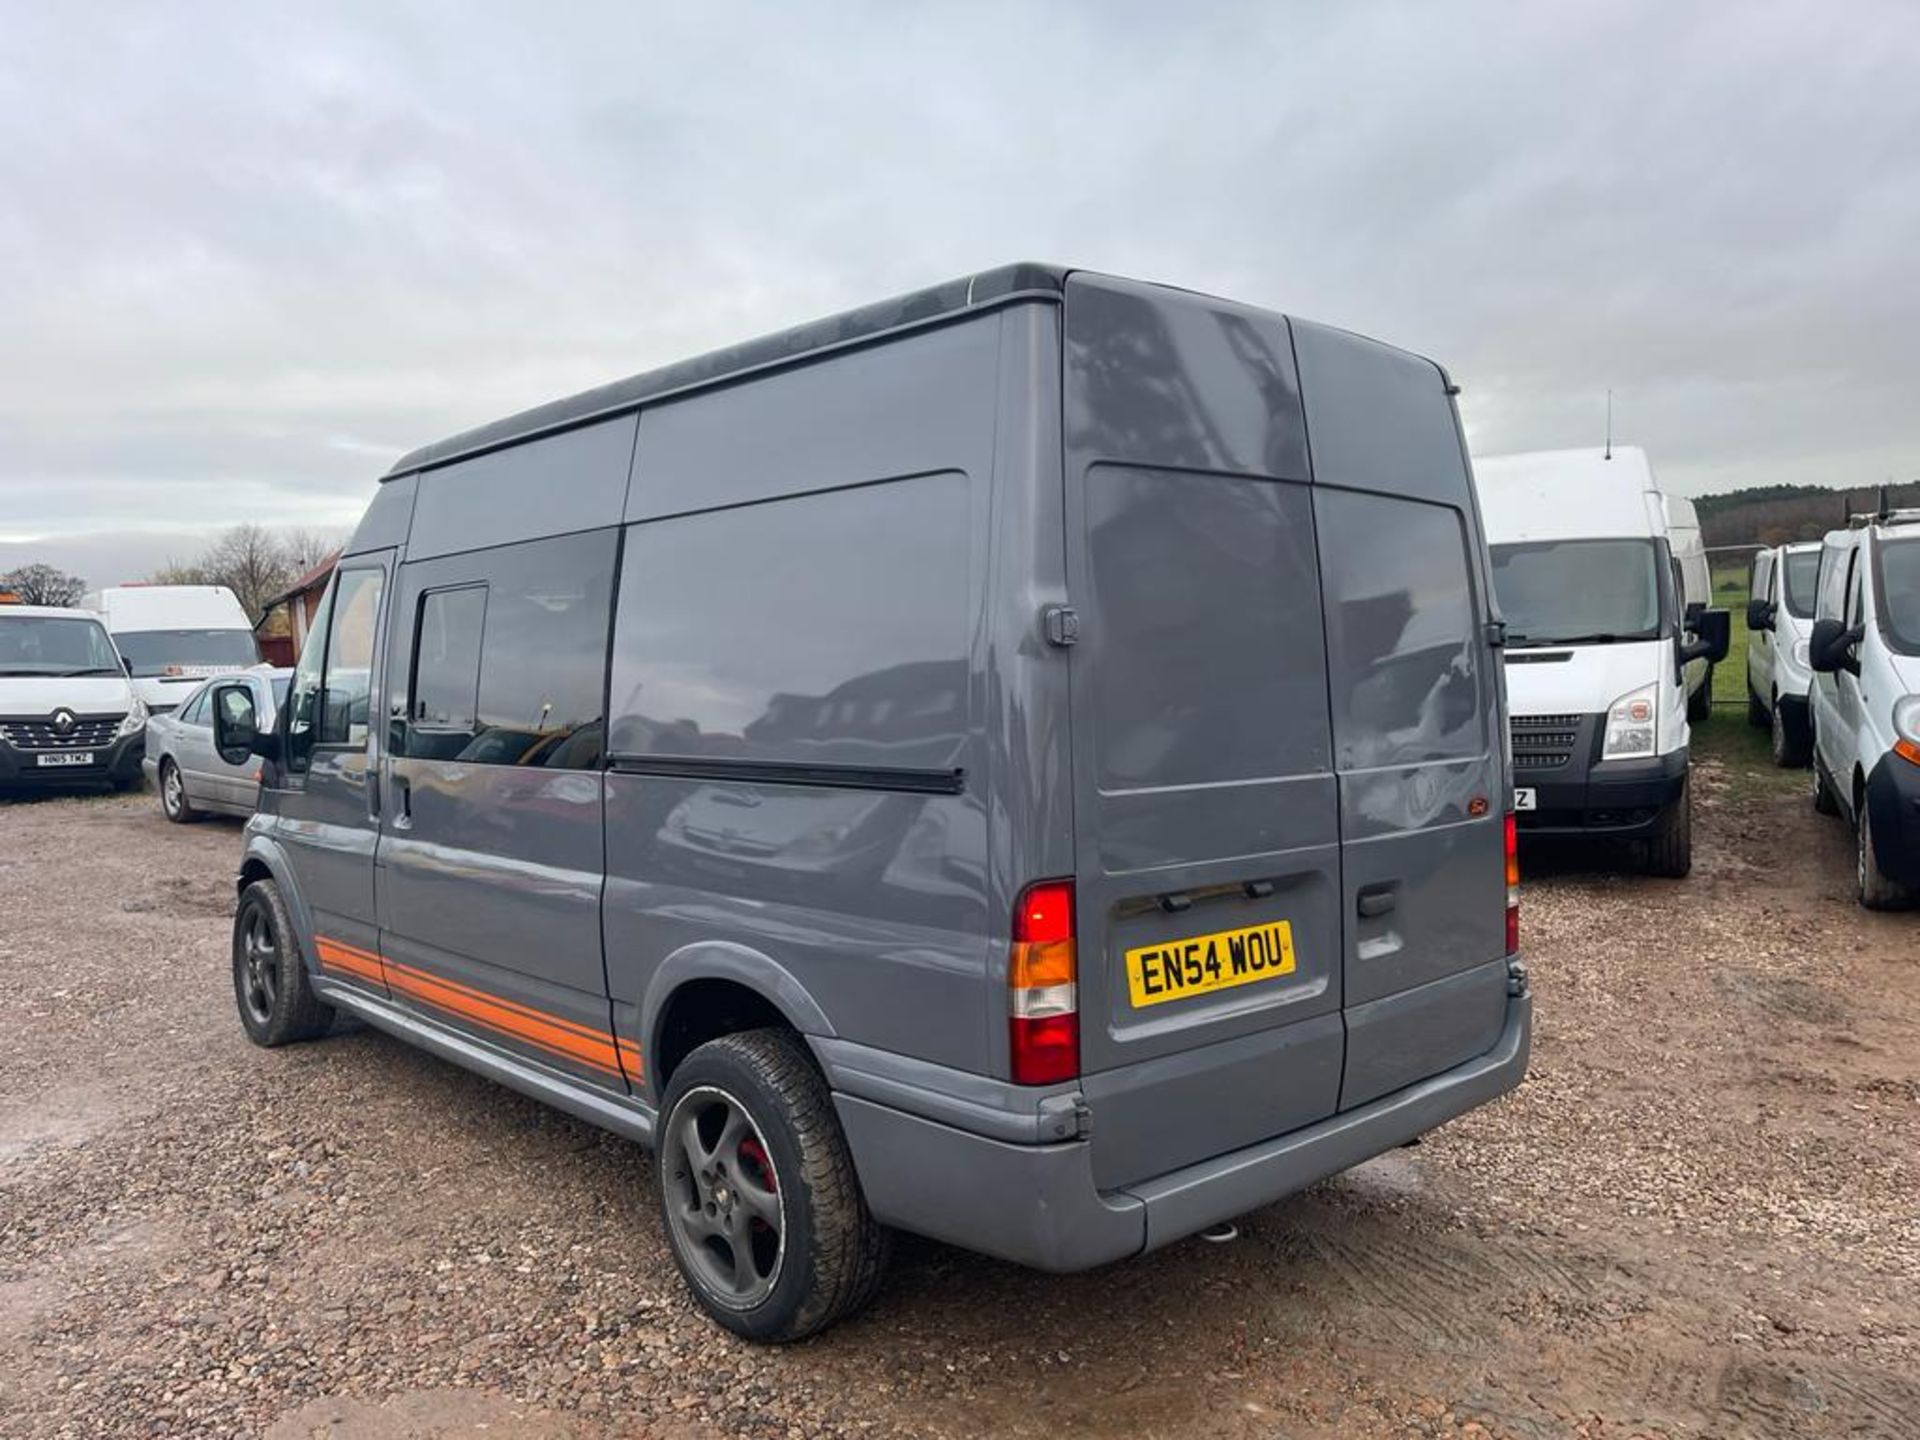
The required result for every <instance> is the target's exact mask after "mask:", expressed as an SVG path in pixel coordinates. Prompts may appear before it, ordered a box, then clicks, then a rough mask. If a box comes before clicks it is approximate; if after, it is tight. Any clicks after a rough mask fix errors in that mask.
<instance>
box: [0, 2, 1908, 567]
mask: <svg viewBox="0 0 1920 1440" xmlns="http://www.w3.org/2000/svg"><path fill="white" fill-rule="evenodd" d="M8 12H9V13H8V17H7V24H6V31H7V34H8V44H7V45H6V47H5V48H4V49H0V135H4V137H5V138H6V141H7V143H6V144H5V145H0V193H5V194H6V195H7V196H8V197H9V203H8V204H7V205H6V206H4V207H0V334H4V335H5V336H6V342H5V344H4V345H0V496H4V498H5V500H6V501H7V514H8V519H7V521H6V523H5V524H4V525H0V562H4V561H6V560H7V559H8V558H9V557H10V556H11V555H12V554H13V553H14V552H15V551H16V550H18V548H19V545H18V541H19V539H20V537H22V536H26V535H32V536H35V537H47V538H44V539H38V540H36V543H37V544H39V545H40V547H41V549H43V550H45V549H48V548H49V547H51V548H52V549H53V550H54V551H56V552H57V551H58V550H59V549H60V547H62V546H68V547H72V546H74V545H79V546H81V548H82V553H93V552H87V551H86V547H88V546H91V547H94V552H98V553H106V552H105V551H101V550H100V547H102V546H115V547H119V548H118V549H115V550H113V551H112V553H113V555H114V556H116V557H119V558H116V559H115V560H114V563H115V564H132V563H135V562H133V561H132V560H130V559H127V558H125V557H128V556H132V555H136V554H138V553H140V551H139V548H138V545H139V544H146V545H150V546H152V545H158V544H160V543H161V541H162V540H165V539H166V538H167V537H170V536H172V535H174V534H182V535H191V534H193V533H196V532H204V531H205V530H207V529H209V528H211V527H217V526H218V525H221V524H225V523H231V522H232V521H235V520H238V519H258V520H262V521H266V522H269V523H273V522H285V523H316V522H318V523H327V522H333V523H345V522H346V521H348V520H350V519H351V518H352V516H353V514H354V513H355V511H356V510H357V508H358V506H359V505H360V504H361V503H362V502H363V500H364V497H365V495H366V494H367V493H368V491H369V490H370V488H371V485H372V482H373V479H374V477H376V476H377V475H378V473H379V472H380V471H381V470H382V469H383V468H384V466H385V464H386V462H387V460H388V459H390V458H391V456H393V455H395V454H398V453H399V452H400V451H402V450H404V449H406V448H408V447H410V446H412V445H414V444H417V443H420V442H422V441H425V440H430V439H433V438H437V437H438V436H440V435H442V434H444V433H447V432H449V431H452V430H455V429H458V428H461V427H463V426H465V425H468V424H472V423H476V422H478V421H481V420H484V419H488V418H491V417H493V416H496V415H498V414H501V413H504V412H506V411H508V410H511V409H514V408H518V407H520V406H523V405H527V404H532V403H537V402H539V401H541V400H545V399H549V398H552V397H554V396H556V395H560V394H563V393H566V392H568V391H571V390H574V389H578V388H582V387H585V386H588V385H592V384H596V383H599V382H601V381H604V380H607V379H610V378H613V377H615V376H619V375H622V374H626V373H630V372H632V371H635V370H638V369H642V368H645V367H647V366H649V365H652V364H657V363H660V362H663V361H665V360H669V359H672V358H675V357H677V356H681V355H685V354H690V353H693V352H695V351H698V350H702V349H705V348H709V347H711V346H714V345H718V344H724V343H728V342H731V341H733V340H737V339H740V338H744V337H746V336H748V335H752V334H755V333H759V332H762V331H765V330H768V329H772V328H775V327H778V326H780V325H784V324H789V323H792V322H795V321H798V320H801V319H804V318H807V317H809V316H811V315H816V314H820V313H824V312H826V311H829V310H832V309H836V308H839V307H841V306H843V305H848V304H853V303H858V302H860V301H863V300H867V299H871V298H875V297H877V296H879V295H882V294H886V293H890V292H893V291H897V290H901V289H905V288H909V287H911V286H914V285H918V284H923V283H927V282H930V281H933V280H937V279H942V278H946V277H948V276H951V275H955V274H960V273H964V272H965V271H967V270H969V269H972V268H976V267H979V266H984V265H990V264H995V263H998V262H1000V261H1003V260H1007V259H1011V258H1019V257H1030V258H1041V259H1058V260H1065V261H1070V262H1073V263H1079V264H1087V265H1092V266H1097V267H1101V268H1106V269H1113V270H1119V271H1123V272H1127V273H1132V274H1137V275H1142V276H1145V277H1147V278H1152V279H1163V280H1166V281H1169V282H1171V283H1176V284H1183V285H1189V286H1193V287H1195V288H1200V289H1207V290H1213V291H1217V292H1220V293H1224V294H1229V295H1232V296H1234V297H1236V298H1241V299H1245V300H1248V301H1250V302H1253V303H1258V304H1266V305H1272V306H1276V307H1280V308H1286V309H1290V310H1293V311H1295V312H1297V313H1301V314H1305V315H1310V316H1313V317H1315V318H1318V319H1324V320H1328V321H1331V322H1333V323H1336V324H1342V325H1346V326H1350V327H1351V328H1354V329H1358V330H1362V331H1365V332H1367V333H1370V334H1375V335H1378V336H1380V337H1382V338H1384V339H1388V340H1392V341H1395V342H1397V343H1400V344H1404V345H1407V346H1409V347H1411V348H1414V349H1418V350H1421V351H1423V352H1425V353H1428V354H1432V355H1434V356H1435V357H1436V358H1438V359H1441V360H1442V361H1444V362H1445V363H1446V364H1447V365H1448V366H1449V368H1450V369H1451V370H1452V371H1453V373H1454V374H1455V375H1456V377H1457V378H1459V379H1460V380H1461V381H1462V382H1463V383H1464V384H1465V386H1466V394H1465V396H1464V399H1463V406H1464V409H1465V413H1466V417H1467V420H1468V424H1469V429H1470V433H1471V436H1472V439H1473V442H1474V444H1475V446H1476V448H1479V449H1482V450H1486V451H1495V450H1502V449H1511V448H1524V447H1529V446H1535V445H1550V444H1564V443H1584V442H1587V441H1590V440H1592V439H1594V438H1596V436H1597V435H1598V432H1599V427H1600V423H1601V412H1602V404H1603V400H1602V396H1603V394H1604V391H1605V390H1606V388H1608V387H1609V386H1611V387H1612V388H1613V389H1614V390H1615V391H1616V395H1617V407H1618V412H1619V417H1620V431H1621V433H1622V434H1623V435H1627V436H1630V437H1631V438H1633V439H1635V440H1637V441H1639V442H1640V443H1643V444H1645V445H1647V446H1648V448H1649V449H1650V451H1651V452H1652V453H1653V455H1654V458H1655V461H1656V464H1658V465H1659V466H1660V467H1661V469H1662V472H1663V474H1665V475H1666V477H1667V478H1668V479H1669V481H1670V482H1672V483H1675V484H1676V485H1677V486H1678V487H1679V488H1682V489H1687V490H1698V489H1702V488H1720V487H1725V486H1729V485H1736V484H1747V483H1764V482H1769V481H1779V480H1828V481H1834V482H1851V483H1865V482H1870V481H1874V480H1878V479H1881V478H1884V477H1885V476H1886V475H1887V474H1889V473H1892V474H1900V475H1911V474H1914V473H1916V472H1920V422H1916V420H1915V419H1914V415H1913V410H1914V407H1913V404H1912V400H1911V396H1912V394H1913V392H1914V389H1915V383H1914V382H1915V380H1916V377H1920V286H1915V285H1914V284H1913V283H1912V282H1911V275H1912V270H1913V258H1912V257H1913V255H1914V253H1915V250H1916V241H1920V151H1916V150H1915V148H1914V147H1913V145H1912V143H1911V137H1912V136H1913V135H1915V134H1920V86H1915V85H1913V84H1912V83H1911V77H1912V75H1913V74H1914V73H1916V72H1920V12H1916V11H1914V10H1913V9H1912V8H1911V7H1909V6H1905V5H1900V4H1891V3H1883V4H1876V3H1859V4H1851V5H1848V6H1844V7H1834V6H1815V5H1800V4H1758V5H1746V6H1741V7H1738V8H1737V9H1722V8H1718V7H1714V8H1709V7H1681V6H1671V5H1662V4H1652V3H1615V4H1593V5H1581V6H1561V5H1555V6H1532V5H1518V4H1487V3H1479V4H1474V3H1463V4H1457V5H1450V6H1432V5H1416V4H1379V5H1353V6H1342V7H1338V8H1337V9H1336V8H1334V7H1326V6H1319V5H1290V6H1284V7H1283V6H1272V5H1263V4H1248V5H1222V6H1211V7H1206V6H1199V7H1196V6H1188V7H1166V6H1158V5H1147V4H1099V5H1096V4H1082V5H1065V4H1063V5H1051V6H1029V5H1013V4H1004V5H996V4H970V5H950V6H916V7H904V6H896V5H888V4H877V3H869V4H844V5H838V6H831V7H828V6H816V7H804V8H803V7H791V6H779V5H772V4H767V5H704V6H693V7H665V6H662V7H649V8H645V9H643V8H640V7H635V6H630V5H615V4H611V3H606V4H578V5H566V6H549V7H545V8H544V9H543V10H541V11H540V12H539V13H538V14H537V15H532V14H530V12H528V11H527V10H526V9H525V7H520V6H474V5H458V6H454V5H440V6H423V7H405V8H404V9H403V8H402V7H394V6H388V5H372V4H368V5H359V6H352V5H350V6H346V7H326V8H325V13H321V10H320V7H310V8H294V7H284V8H283V7H265V6H261V7H227V6H206V7H167V8H166V9H165V10H164V11H157V10H151V9H147V8H141V7H132V6H129V7H122V8H114V7H99V6H86V7H72V6H59V5H52V4H45V5H37V6H36V5H14V6H10V7H8ZM156 533H157V534H158V535H159V536H160V539H158V540H156V539H155V538H154V536H155V534H156ZM135 535H146V536H147V539H146V540H144V541H140V542H138V544H135V542H134V541H132V540H130V539H129V538H128V537H130V536H135ZM128 545H134V548H133V549H127V548H126V547H127V546H128ZM154 558H155V559H158V558H160V556H159V554H158V553H155V555H154Z"/></svg>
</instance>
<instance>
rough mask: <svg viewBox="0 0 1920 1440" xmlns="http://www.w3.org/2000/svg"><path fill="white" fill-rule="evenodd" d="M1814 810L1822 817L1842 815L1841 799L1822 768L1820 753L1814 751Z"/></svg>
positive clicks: (1816, 750)
mask: <svg viewBox="0 0 1920 1440" xmlns="http://www.w3.org/2000/svg"><path fill="white" fill-rule="evenodd" d="M1813 808H1814V810H1815V812H1816V813H1818V814H1821V815H1838V814H1839V813H1840V800H1839V797H1838V796H1836V795H1835V794H1834V793H1833V786H1832V785H1831V784H1829V783H1828V781H1827V772H1826V771H1824V770H1822V769H1821V768H1820V753H1819V751H1818V749H1814V750H1813Z"/></svg>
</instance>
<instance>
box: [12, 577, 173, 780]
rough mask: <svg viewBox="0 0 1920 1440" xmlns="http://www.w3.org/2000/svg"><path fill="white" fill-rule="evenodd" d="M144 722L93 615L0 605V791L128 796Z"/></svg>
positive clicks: (142, 712)
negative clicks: (37, 788)
mask: <svg viewBox="0 0 1920 1440" xmlns="http://www.w3.org/2000/svg"><path fill="white" fill-rule="evenodd" d="M146 724H147V710H146V707H145V706H144V705H142V704H141V703H140V698H139V697H138V696H137V695H135V694H134V693H133V686H132V684H131V682H129V681H128V679H127V676H126V672H125V670H123V669H122V668H121V662H120V656H119V655H118V654H117V653H116V652H115V651H114V648H113V641H111V640H109V639H108V638H107V632H106V630H105V628H103V627H102V626H101V624H100V618H99V616H97V615H94V614H91V613H90V612H88V611H85V610H67V609H60V608H56V607H54V606H50V605H0V786H8V787H13V786H26V785H71V784H74V783H76V782H80V781H102V780H104V781H107V782H108V783H110V784H112V785H113V787H114V788H115V789H117V790H126V789H131V788H132V787H133V786H135V785H137V784H139V783H140V754H141V750H142V747H143V745H144V743H145V742H144V734H145V730H146Z"/></svg>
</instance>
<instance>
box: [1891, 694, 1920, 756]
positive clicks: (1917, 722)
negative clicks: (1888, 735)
mask: <svg viewBox="0 0 1920 1440" xmlns="http://www.w3.org/2000/svg"><path fill="white" fill-rule="evenodd" d="M1893 753H1894V754H1896V755H1898V756H1899V757H1900V758H1901V759H1902V760H1911V761H1912V762H1913V763H1914V764H1915V765H1920V695H1909V696H1907V698H1906V699H1904V700H1897V701H1895V702H1894V706H1893Z"/></svg>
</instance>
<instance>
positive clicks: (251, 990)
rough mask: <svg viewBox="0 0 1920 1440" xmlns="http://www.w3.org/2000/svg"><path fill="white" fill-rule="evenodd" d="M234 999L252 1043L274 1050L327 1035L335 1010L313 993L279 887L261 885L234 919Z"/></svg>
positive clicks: (242, 899)
mask: <svg viewBox="0 0 1920 1440" xmlns="http://www.w3.org/2000/svg"><path fill="white" fill-rule="evenodd" d="M233 997H234V1000H235V1002H236V1003H237V1004H238V1005H239V1007H240V1024H241V1027H242V1028H243V1029H244V1030H245V1031H246V1032H247V1038H248V1039H249V1040H251V1041H253V1043H254V1044H256V1045H262V1046H265V1047H267V1048H268V1049H272V1048H274V1047H275V1046H278V1045H288V1044H291V1043H292V1042H294V1041H296V1040H312V1039H315V1038H317V1037H319V1036H321V1035H324V1034H326V1033H327V1027H328V1026H329V1025H331V1024H332V1023H333V1007H332V1006H331V1005H329V1004H327V1003H326V1001H324V1000H322V999H321V998H320V997H319V996H318V995H316V994H314V993H313V982H312V980H311V979H310V978H309V977H308V975H307V967H306V966H305V965H304V964H302V963H301V960H300V946H299V944H298V942H297V941H296V940H295V939H294V931H293V920H292V917H291V916H289V915H288V914H287V902H286V900H285V899H284V898H282V896H281V894H280V887H279V886H278V885H276V884H274V883H273V881H271V880H256V881H254V882H253V884H251V885H249V886H248V887H247V888H246V890H245V891H244V892H243V893H242V894H241V896H240V908H239V910H238V911H237V912H235V914H234V917H233Z"/></svg>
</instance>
